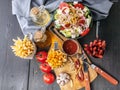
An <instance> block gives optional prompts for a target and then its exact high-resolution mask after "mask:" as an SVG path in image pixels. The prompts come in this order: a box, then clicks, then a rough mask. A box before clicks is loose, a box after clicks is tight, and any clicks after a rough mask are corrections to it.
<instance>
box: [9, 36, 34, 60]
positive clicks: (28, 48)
mask: <svg viewBox="0 0 120 90" xmlns="http://www.w3.org/2000/svg"><path fill="white" fill-rule="evenodd" d="M13 42H14V45H13V46H11V48H12V50H13V52H14V54H15V56H18V57H21V58H26V57H27V56H29V55H31V54H32V53H33V51H34V45H33V43H32V41H31V40H29V39H28V38H27V36H25V37H24V39H23V40H22V39H20V38H19V37H17V40H15V39H13Z"/></svg>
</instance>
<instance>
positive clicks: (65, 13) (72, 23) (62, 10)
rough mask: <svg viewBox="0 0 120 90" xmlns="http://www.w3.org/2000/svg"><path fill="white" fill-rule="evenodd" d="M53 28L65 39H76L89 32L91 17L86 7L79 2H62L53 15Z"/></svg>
mask: <svg viewBox="0 0 120 90" xmlns="http://www.w3.org/2000/svg"><path fill="white" fill-rule="evenodd" d="M54 20H55V21H54V23H55V28H56V30H58V31H59V32H60V33H62V34H63V35H64V36H65V37H68V38H76V37H79V36H85V35H86V34H87V33H88V32H89V30H90V29H89V26H90V24H91V20H92V17H91V15H90V10H89V8H88V7H86V6H84V5H83V4H81V3H79V2H73V3H66V2H62V3H61V4H60V5H59V8H58V9H57V10H56V11H55V14H54Z"/></svg>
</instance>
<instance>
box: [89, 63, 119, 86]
mask: <svg viewBox="0 0 120 90" xmlns="http://www.w3.org/2000/svg"><path fill="white" fill-rule="evenodd" d="M90 66H91V67H92V68H93V69H94V70H95V71H96V72H97V73H98V74H100V75H101V76H102V77H104V78H105V79H106V80H107V81H109V82H110V83H112V84H113V85H117V84H118V81H117V80H116V79H115V78H113V77H112V76H110V75H109V74H107V73H106V72H105V71H103V70H102V69H100V68H99V67H97V66H96V65H94V64H91V65H90Z"/></svg>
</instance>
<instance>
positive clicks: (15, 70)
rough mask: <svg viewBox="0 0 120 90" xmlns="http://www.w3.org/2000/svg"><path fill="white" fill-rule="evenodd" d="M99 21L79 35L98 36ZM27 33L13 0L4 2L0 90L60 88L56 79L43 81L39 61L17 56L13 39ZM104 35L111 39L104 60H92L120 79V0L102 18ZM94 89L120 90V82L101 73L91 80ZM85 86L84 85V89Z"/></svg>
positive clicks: (0, 25) (84, 40) (0, 32)
mask: <svg viewBox="0 0 120 90" xmlns="http://www.w3.org/2000/svg"><path fill="white" fill-rule="evenodd" d="M94 27H95V25H94V26H93V28H92V30H91V31H90V33H89V34H88V35H87V36H86V37H84V38H82V39H79V41H80V43H81V44H82V45H83V44H84V43H88V42H89V41H91V40H94V39H95V28H94ZM17 36H19V37H23V34H22V32H21V30H20V27H19V24H18V22H17V20H16V17H15V16H13V15H12V13H11V0H1V3H0V41H1V43H0V90H60V89H59V86H58V85H57V84H56V82H55V83H54V84H52V85H46V84H44V83H43V81H42V75H43V73H42V72H41V71H39V67H38V65H37V64H36V63H35V61H34V60H33V61H29V60H23V59H20V58H18V57H15V56H14V54H13V53H12V51H11V48H10V45H12V44H13V42H12V39H13V38H16V37H17ZM100 37H101V39H105V40H106V41H107V49H106V52H105V55H104V58H103V59H102V60H99V59H95V58H91V57H90V58H91V60H92V62H94V63H95V64H97V65H98V66H100V67H101V68H103V70H105V71H106V72H108V73H109V74H111V75H112V76H114V77H115V78H116V79H118V80H119V81H120V59H119V57H120V2H119V3H115V5H113V7H112V9H111V11H110V15H109V17H108V18H107V19H106V20H102V21H101V26H100ZM91 87H92V90H120V84H118V85H117V86H113V85H111V84H110V83H109V82H107V81H106V80H105V79H103V78H102V77H101V76H98V78H97V79H96V80H95V81H94V82H93V83H91ZM82 90H84V89H82Z"/></svg>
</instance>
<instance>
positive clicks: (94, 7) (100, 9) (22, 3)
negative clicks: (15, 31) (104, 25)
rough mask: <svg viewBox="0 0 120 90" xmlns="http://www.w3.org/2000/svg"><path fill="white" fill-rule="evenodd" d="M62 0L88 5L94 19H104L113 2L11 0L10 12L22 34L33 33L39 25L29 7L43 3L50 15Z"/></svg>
mask: <svg viewBox="0 0 120 90" xmlns="http://www.w3.org/2000/svg"><path fill="white" fill-rule="evenodd" d="M63 1H65V2H73V1H78V2H81V3H83V4H84V5H86V6H88V7H89V8H90V10H91V11H92V14H93V19H94V20H101V19H105V18H106V17H107V16H108V14H109V10H110V8H111V6H112V4H113V3H112V2H110V1H109V0H12V14H13V15H16V17H17V20H18V22H19V24H20V27H21V30H22V32H23V34H24V35H26V34H28V33H32V34H34V32H35V31H36V30H39V29H40V28H41V27H40V26H37V25H35V24H34V23H33V21H32V20H31V18H30V9H31V8H32V7H34V6H37V7H39V6H40V5H44V6H45V8H46V9H47V10H48V11H49V13H50V14H51V15H52V13H53V11H54V10H55V9H56V8H58V6H59V4H60V3H61V2H63ZM51 22H52V19H51Z"/></svg>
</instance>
